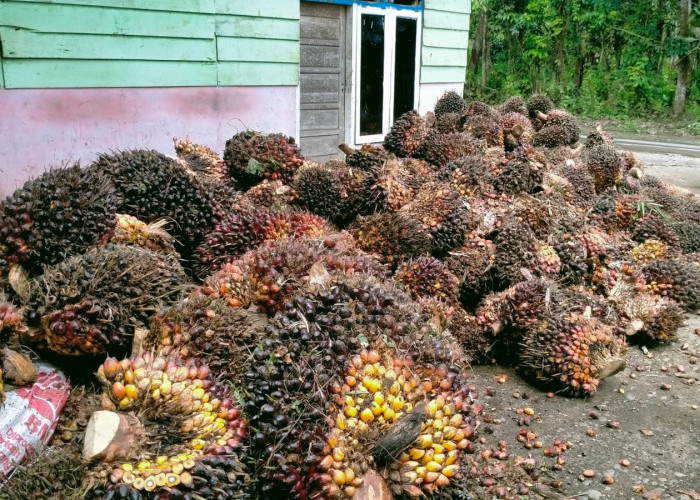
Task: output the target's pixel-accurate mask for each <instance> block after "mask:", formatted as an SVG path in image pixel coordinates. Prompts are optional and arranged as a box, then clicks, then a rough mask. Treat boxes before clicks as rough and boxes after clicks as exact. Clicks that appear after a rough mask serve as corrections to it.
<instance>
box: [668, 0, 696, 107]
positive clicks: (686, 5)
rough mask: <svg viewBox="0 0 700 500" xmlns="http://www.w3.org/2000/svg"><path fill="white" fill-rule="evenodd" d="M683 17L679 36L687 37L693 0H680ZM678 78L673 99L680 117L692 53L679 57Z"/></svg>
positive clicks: (686, 95)
mask: <svg viewBox="0 0 700 500" xmlns="http://www.w3.org/2000/svg"><path fill="white" fill-rule="evenodd" d="M680 2H681V17H680V25H679V30H678V36H680V37H681V38H687V37H689V36H690V24H689V18H690V9H691V4H692V0H680ZM677 67H678V80H677V82H676V96H675V97H674V99H673V116H674V117H676V118H677V117H680V116H683V113H685V104H686V102H687V100H688V87H690V55H689V54H683V55H681V56H680V57H679V58H678V66H677Z"/></svg>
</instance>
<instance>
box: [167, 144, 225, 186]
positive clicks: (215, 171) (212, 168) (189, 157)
mask: <svg viewBox="0 0 700 500" xmlns="http://www.w3.org/2000/svg"><path fill="white" fill-rule="evenodd" d="M173 142H174V143H175V154H177V157H178V158H180V159H181V160H182V161H184V162H185V165H186V166H187V168H189V169H190V170H192V171H193V172H194V173H196V174H198V175H203V176H206V177H210V178H212V179H214V180H217V181H220V182H225V181H226V179H227V175H226V165H225V164H224V160H222V159H221V157H220V156H219V155H218V154H217V153H216V152H215V151H214V150H212V149H211V148H209V147H207V146H203V145H201V144H195V143H193V142H192V141H190V139H189V137H188V138H186V139H184V140H178V139H177V137H173Z"/></svg>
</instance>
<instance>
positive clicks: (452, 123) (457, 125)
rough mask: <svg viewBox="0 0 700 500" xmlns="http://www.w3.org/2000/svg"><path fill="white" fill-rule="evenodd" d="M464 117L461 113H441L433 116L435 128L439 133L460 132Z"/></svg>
mask: <svg viewBox="0 0 700 500" xmlns="http://www.w3.org/2000/svg"><path fill="white" fill-rule="evenodd" d="M465 119H466V117H465V116H464V115H463V114H461V113H442V114H440V115H436V116H435V128H436V129H437V131H438V132H440V133H441V134H449V133H451V132H462V131H463V126H464V120H465Z"/></svg>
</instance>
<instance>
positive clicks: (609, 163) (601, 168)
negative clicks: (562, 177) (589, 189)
mask: <svg viewBox="0 0 700 500" xmlns="http://www.w3.org/2000/svg"><path fill="white" fill-rule="evenodd" d="M585 162H586V167H587V168H588V171H589V172H590V173H591V175H593V178H594V179H595V188H596V192H597V193H601V192H603V191H604V190H605V189H606V188H608V187H612V186H615V185H617V184H619V183H620V182H621V181H622V166H623V163H622V158H621V156H620V155H619V154H618V153H617V152H616V151H615V148H614V147H612V146H607V145H604V144H603V145H600V146H595V147H593V148H591V149H590V150H589V151H587V153H586V155H585Z"/></svg>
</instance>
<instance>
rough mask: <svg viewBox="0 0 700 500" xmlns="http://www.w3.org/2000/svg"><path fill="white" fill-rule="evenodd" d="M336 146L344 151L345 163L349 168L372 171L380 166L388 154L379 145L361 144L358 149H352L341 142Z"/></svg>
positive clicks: (387, 157)
mask: <svg viewBox="0 0 700 500" xmlns="http://www.w3.org/2000/svg"><path fill="white" fill-rule="evenodd" d="M338 148H339V149H340V150H341V151H342V152H343V153H345V155H346V156H345V164H346V165H347V166H348V167H350V168H359V169H360V170H365V171H367V172H373V171H375V170H377V169H379V168H381V167H382V165H383V164H384V162H386V161H387V160H388V159H389V158H390V155H389V154H388V153H387V152H386V150H385V149H384V148H383V147H381V146H373V145H371V144H363V145H362V147H361V148H360V149H353V148H351V147H350V146H348V145H347V144H345V143H343V144H341V145H340V146H338Z"/></svg>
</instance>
